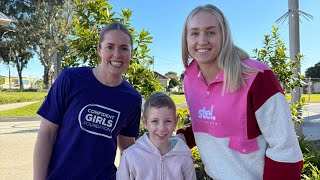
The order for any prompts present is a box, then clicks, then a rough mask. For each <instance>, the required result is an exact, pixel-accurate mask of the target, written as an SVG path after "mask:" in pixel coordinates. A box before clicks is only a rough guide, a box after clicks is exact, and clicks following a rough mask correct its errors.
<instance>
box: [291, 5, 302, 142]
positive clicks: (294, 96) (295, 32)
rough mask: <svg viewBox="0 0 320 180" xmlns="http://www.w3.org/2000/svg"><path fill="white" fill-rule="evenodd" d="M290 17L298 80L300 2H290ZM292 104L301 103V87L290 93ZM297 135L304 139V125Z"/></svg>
mask: <svg viewBox="0 0 320 180" xmlns="http://www.w3.org/2000/svg"><path fill="white" fill-rule="evenodd" d="M288 7H289V11H288V13H289V14H288V15H289V44H290V45H289V49H290V60H291V61H294V62H297V64H296V65H295V66H294V69H293V72H294V75H293V76H294V77H295V78H298V76H299V74H300V72H301V71H300V60H299V59H297V58H296V55H298V54H299V53H300V31H299V0H288ZM290 94H291V103H298V102H300V98H301V92H300V87H294V89H293V90H291V92H290ZM296 133H297V135H298V136H299V137H302V125H301V123H300V124H298V123H297V124H296Z"/></svg>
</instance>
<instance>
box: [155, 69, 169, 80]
mask: <svg viewBox="0 0 320 180" xmlns="http://www.w3.org/2000/svg"><path fill="white" fill-rule="evenodd" d="M153 75H154V77H155V78H158V79H170V78H168V77H166V76H164V75H162V74H160V73H158V72H156V71H154V72H153Z"/></svg>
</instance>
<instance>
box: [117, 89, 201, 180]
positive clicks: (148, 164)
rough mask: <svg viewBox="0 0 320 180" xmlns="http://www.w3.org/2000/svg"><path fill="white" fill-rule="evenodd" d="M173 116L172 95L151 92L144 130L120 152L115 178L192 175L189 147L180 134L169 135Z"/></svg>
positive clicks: (181, 179) (182, 179) (177, 179)
mask: <svg viewBox="0 0 320 180" xmlns="http://www.w3.org/2000/svg"><path fill="white" fill-rule="evenodd" d="M177 120H178V119H177V115H176V106H175V104H174V102H173V101H172V99H171V98H170V97H169V96H168V95H166V94H165V93H162V92H155V93H152V95H151V96H150V98H149V99H148V100H147V101H146V102H145V104H144V111H143V117H142V122H143V124H144V126H145V127H146V129H147V130H148V132H147V133H145V134H144V135H143V136H141V137H140V138H139V139H138V140H137V141H136V143H135V144H134V145H132V146H130V147H129V148H128V149H126V150H125V151H124V152H123V154H122V156H121V160H120V165H119V168H118V171H117V179H119V180H129V179H130V180H133V179H139V180H149V179H150V180H154V179H167V180H172V179H174V180H186V179H192V180H194V179H196V175H195V169H194V165H193V158H192V155H191V151H190V149H189V147H188V146H187V145H186V144H185V143H184V142H183V141H182V140H181V139H180V138H170V137H171V135H172V133H173V130H174V129H175V127H176V124H177Z"/></svg>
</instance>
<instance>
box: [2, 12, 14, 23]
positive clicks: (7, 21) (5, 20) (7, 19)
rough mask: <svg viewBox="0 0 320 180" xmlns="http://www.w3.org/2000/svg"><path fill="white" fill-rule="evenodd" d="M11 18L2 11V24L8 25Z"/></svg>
mask: <svg viewBox="0 0 320 180" xmlns="http://www.w3.org/2000/svg"><path fill="white" fill-rule="evenodd" d="M11 21H12V20H11V19H9V18H8V17H7V16H6V15H4V14H3V13H2V12H0V25H1V26H8V25H9V24H10V23H11Z"/></svg>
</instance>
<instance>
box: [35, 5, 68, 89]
mask: <svg viewBox="0 0 320 180" xmlns="http://www.w3.org/2000/svg"><path fill="white" fill-rule="evenodd" d="M31 2H32V6H31V8H32V9H33V13H32V14H30V16H31V17H32V21H33V28H32V30H31V31H30V32H29V33H30V36H32V38H33V39H34V51H35V53H36V54H37V56H38V57H39V59H40V62H41V64H42V65H43V67H44V72H43V82H44V84H45V88H49V85H50V80H51V79H52V78H53V70H54V60H55V58H54V57H55V55H56V54H57V53H59V52H62V47H64V46H65V45H66V44H67V43H68V41H67V39H68V35H69V33H70V30H71V26H72V11H73V8H72V7H73V2H72V0H50V1H38V0H31Z"/></svg>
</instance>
